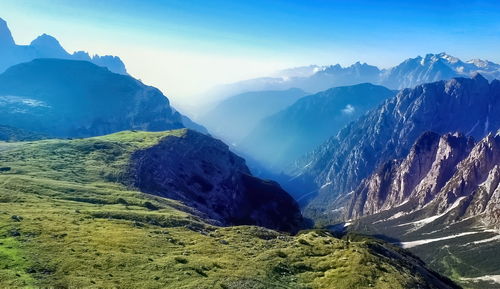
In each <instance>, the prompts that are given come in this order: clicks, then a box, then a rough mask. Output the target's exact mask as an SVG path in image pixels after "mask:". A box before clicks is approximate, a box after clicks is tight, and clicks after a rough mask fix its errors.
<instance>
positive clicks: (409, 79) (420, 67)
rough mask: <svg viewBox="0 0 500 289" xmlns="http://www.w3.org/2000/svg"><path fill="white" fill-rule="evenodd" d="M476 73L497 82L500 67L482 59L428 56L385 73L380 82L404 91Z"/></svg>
mask: <svg viewBox="0 0 500 289" xmlns="http://www.w3.org/2000/svg"><path fill="white" fill-rule="evenodd" d="M474 73H481V75H483V76H484V77H485V78H486V79H488V80H493V79H495V78H497V79H498V78H500V65H499V64H496V63H493V62H490V61H485V60H480V59H473V60H469V61H466V62H463V61H461V60H460V59H458V58H456V57H453V56H451V55H448V54H446V53H440V54H427V55H426V56H425V57H421V56H418V57H416V58H410V59H407V60H405V61H404V62H403V63H401V64H399V65H398V66H395V67H393V68H391V69H388V70H385V71H382V74H381V76H380V80H379V81H378V83H381V84H382V85H384V86H387V87H391V88H397V89H403V88H411V87H414V86H416V85H418V84H422V83H427V82H435V81H439V80H446V79H451V78H453V77H460V76H463V77H470V76H471V75H472V74H474Z"/></svg>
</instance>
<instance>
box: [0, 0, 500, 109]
mask: <svg viewBox="0 0 500 289" xmlns="http://www.w3.org/2000/svg"><path fill="white" fill-rule="evenodd" d="M0 17H2V18H4V19H5V20H6V21H7V22H8V23H9V27H10V28H11V30H12V33H13V35H14V38H15V39H16V42H17V43H18V44H27V43H29V42H31V40H33V39H34V38H35V37H36V36H38V35H40V34H42V33H47V34H50V35H53V36H55V37H56V38H57V39H58V40H59V41H60V42H61V44H62V45H63V46H64V47H65V48H66V49H67V50H68V51H70V52H72V51H74V50H85V51H88V52H90V53H97V54H112V55H117V56H120V57H121V58H122V60H123V61H124V62H125V64H126V66H127V69H128V71H129V72H130V73H131V74H132V75H133V76H135V77H137V78H139V79H141V80H143V81H144V82H145V83H146V84H150V85H154V86H157V87H158V88H160V89H161V90H162V91H163V92H164V93H165V94H166V95H167V96H169V98H170V99H171V100H172V101H173V102H174V104H175V103H177V104H182V105H186V104H190V103H192V102H194V101H197V98H196V96H197V95H199V94H200V93H201V92H202V91H204V90H206V89H208V88H210V87H211V86H213V85H215V84H219V83H225V82H233V81H237V80H240V79H245V78H252V77H256V76H262V75H266V74H269V73H271V72H272V71H274V70H277V69H281V68H286V67H293V66H300V65H309V64H320V65H325V64H335V63H340V64H342V65H349V64H351V63H353V62H356V61H358V60H359V61H362V62H367V63H370V64H373V65H378V66H381V67H388V66H391V65H394V64H397V63H399V62H401V61H402V60H403V59H406V58H409V57H415V56H417V55H424V54H426V53H439V52H443V51H445V52H447V53H449V54H451V55H454V56H457V57H459V58H462V59H465V60H467V59H470V58H486V59H489V60H492V61H495V62H500V37H499V36H500V1H498V0H490V1H473V0H464V1H446V0H440V1H436V0H435V1H403V0H394V1H388V0H386V1H385V0H379V1H372V0H365V1H362V0H351V1H340V0H338V1H334V0H287V1H285V0H267V1H264V0H231V1H229V0H227V1H226V0H163V1H151V0H148V1H144V0H142V1H140V0H106V1H102V0H66V1H62V0H32V1H25V0H0Z"/></svg>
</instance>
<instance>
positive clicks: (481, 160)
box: [343, 131, 500, 288]
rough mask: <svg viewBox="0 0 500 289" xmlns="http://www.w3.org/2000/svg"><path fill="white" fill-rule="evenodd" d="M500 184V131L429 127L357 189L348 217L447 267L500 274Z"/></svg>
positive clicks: (360, 228)
mask: <svg viewBox="0 0 500 289" xmlns="http://www.w3.org/2000/svg"><path fill="white" fill-rule="evenodd" d="M499 184H500V131H498V132H496V133H490V134H488V135H487V136H486V137H484V138H483V139H482V140H479V141H478V142H476V143H474V142H473V141H472V139H471V138H470V137H465V136H464V135H461V134H445V135H442V136H439V135H438V134H436V133H432V132H427V133H424V134H423V135H422V136H421V137H420V138H419V139H418V141H417V142H416V143H415V145H414V146H413V147H412V149H411V151H410V153H409V154H408V156H407V157H406V158H404V159H400V160H393V161H389V162H387V163H385V164H384V165H382V166H381V167H380V168H379V169H378V170H377V171H376V172H375V173H374V174H372V175H371V176H370V177H368V178H366V179H365V180H364V181H363V182H362V183H361V184H360V185H359V186H358V188H356V189H355V190H354V192H353V193H352V194H351V196H352V198H351V200H350V202H349V203H348V205H346V210H344V211H343V213H344V214H345V215H344V218H345V219H348V220H349V225H348V228H349V230H353V231H357V232H361V233H365V234H372V235H377V236H380V237H382V238H386V239H387V240H391V241H392V242H394V243H397V244H399V245H400V246H402V247H403V248H408V249H411V250H412V251H413V252H414V253H416V254H417V255H418V256H420V257H422V258H423V259H424V260H425V261H426V262H427V263H428V264H431V266H432V267H433V268H434V269H436V270H438V271H439V272H441V273H444V274H447V275H450V276H451V275H453V274H457V273H456V272H458V274H459V276H463V277H466V278H473V277H477V276H489V275H497V274H498V268H499V267H498V258H494V257H492V256H497V255H498V254H499V253H500V247H499V246H498V245H499V241H500V185H499ZM472 280H473V279H472ZM474 288H475V287H474ZM488 288H489V287H488Z"/></svg>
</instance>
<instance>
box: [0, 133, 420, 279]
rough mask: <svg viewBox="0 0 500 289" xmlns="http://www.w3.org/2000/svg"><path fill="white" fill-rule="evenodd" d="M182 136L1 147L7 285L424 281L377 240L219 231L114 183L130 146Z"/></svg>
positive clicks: (0, 213)
mask: <svg viewBox="0 0 500 289" xmlns="http://www.w3.org/2000/svg"><path fill="white" fill-rule="evenodd" d="M184 132H185V131H184V130H177V131H171V132H164V133H143V132H124V133H118V134H114V135H110V136H105V137H97V138H92V139H83V140H44V141H38V142H32V143H0V287H1V288H9V287H27V288H35V287H86V288H87V287H96V288H98V287H99V288H102V287H106V288H110V287H120V288H363V287H371V286H375V287H377V288H403V287H405V286H412V284H414V283H413V282H421V280H420V279H419V278H420V277H415V276H414V274H412V273H411V272H410V270H408V269H406V268H407V267H408V266H407V265H405V264H404V261H403V260H397V259H393V258H392V259H388V258H385V257H383V256H381V255H378V256H376V255H375V254H374V252H373V249H371V248H372V247H377V248H379V247H380V248H381V246H382V245H381V244H379V243H378V242H377V241H373V240H365V239H361V240H357V241H354V240H347V239H337V238H334V237H333V236H331V235H330V234H329V233H325V232H318V231H316V232H314V231H311V232H305V233H303V234H301V235H298V236H289V235H286V234H280V233H277V232H274V231H270V230H266V229H262V228H258V227H252V226H239V227H229V228H220V227H215V226H211V225H209V224H207V223H204V222H203V220H201V219H200V218H199V217H197V216H196V214H192V213H190V209H189V208H186V207H184V206H183V205H182V204H180V203H178V202H175V201H172V200H168V199H161V198H156V197H152V196H148V195H145V194H142V193H140V192H137V191H133V190H131V189H129V188H127V187H125V186H123V185H121V184H119V183H117V182H116V180H119V179H120V178H122V177H123V172H124V168H125V167H126V165H127V163H128V157H129V155H130V153H131V152H133V151H135V150H137V149H141V148H145V147H148V146H151V145H154V144H156V143H157V142H158V141H159V140H160V139H161V138H163V137H168V136H172V135H173V136H176V137H182V135H183V134H184ZM384 246H385V245H384ZM391 250H396V251H397V249H393V248H391Z"/></svg>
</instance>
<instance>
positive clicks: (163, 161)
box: [130, 130, 302, 232]
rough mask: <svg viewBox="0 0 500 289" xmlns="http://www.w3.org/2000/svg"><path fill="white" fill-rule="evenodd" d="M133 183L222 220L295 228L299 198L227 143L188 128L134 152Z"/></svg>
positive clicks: (229, 223)
mask: <svg viewBox="0 0 500 289" xmlns="http://www.w3.org/2000/svg"><path fill="white" fill-rule="evenodd" d="M130 174H131V175H132V180H133V181H132V185H133V186H134V187H137V188H138V189H139V190H141V191H142V192H146V193H149V194H154V195H158V196H162V197H166V198H171V199H175V200H179V201H182V202H184V203H185V204H187V205H188V206H190V207H193V208H195V209H197V210H198V211H200V212H203V213H205V214H207V215H208V216H209V218H211V219H214V220H217V221H219V222H220V223H222V224H223V225H258V226H263V227H267V228H272V229H277V230H281V231H288V232H296V231H297V230H298V229H299V228H300V226H301V223H302V217H301V214H300V211H299V208H298V205H297V203H296V202H295V201H294V200H293V199H292V197H291V196H290V195H288V194H287V193H286V192H285V191H284V190H283V189H281V187H280V186H279V185H278V184H277V183H275V182H272V181H264V180H261V179H258V178H256V177H254V176H252V174H251V173H250V171H249V169H248V168H247V166H246V165H245V160H244V159H242V158H240V157H238V156H237V155H235V154H233V153H232V152H231V151H230V150H229V148H228V146H227V145H225V144H224V143H223V142H221V141H219V140H216V139H213V138H211V137H209V136H206V135H203V134H201V133H197V132H194V131H191V130H188V131H187V132H186V133H185V135H184V136H182V137H167V138H165V139H163V140H162V141H161V142H160V143H159V144H157V145H155V146H153V147H151V148H147V149H144V150H140V151H137V152H136V153H134V154H133V156H132V161H131V167H130Z"/></svg>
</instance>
